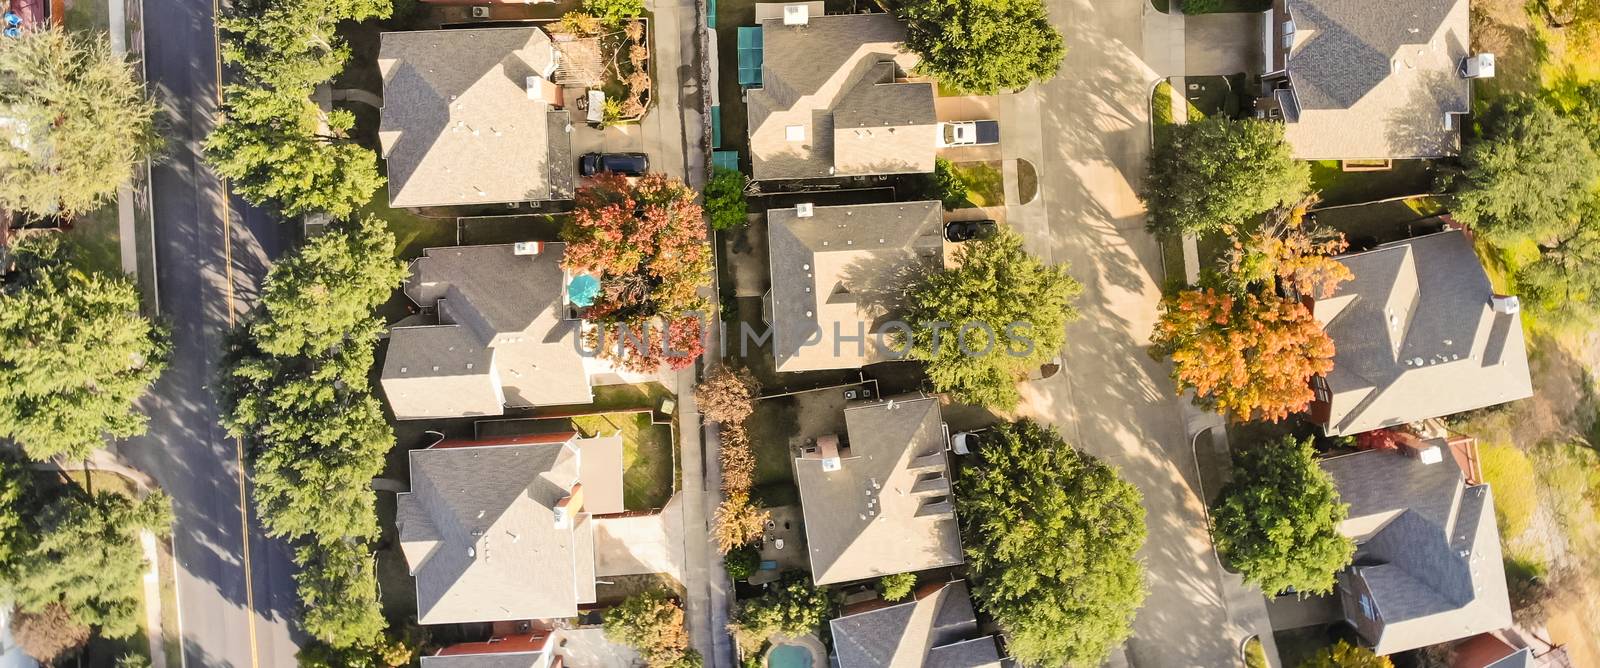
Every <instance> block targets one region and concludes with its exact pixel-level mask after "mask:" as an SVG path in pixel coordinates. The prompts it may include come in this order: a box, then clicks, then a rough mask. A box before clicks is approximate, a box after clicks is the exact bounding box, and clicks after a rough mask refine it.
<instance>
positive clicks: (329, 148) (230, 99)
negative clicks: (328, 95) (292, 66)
mask: <svg viewBox="0 0 1600 668" xmlns="http://www.w3.org/2000/svg"><path fill="white" fill-rule="evenodd" d="M302 93H307V91H285V92H281V93H280V92H276V91H273V90H270V89H266V88H256V87H248V86H230V87H228V88H227V89H226V91H225V93H224V102H223V110H224V113H225V117H224V119H223V121H222V123H220V124H218V125H217V127H216V128H215V129H214V130H212V131H211V134H210V135H209V136H207V137H206V144H205V156H206V161H207V162H208V163H210V164H211V166H212V167H213V168H214V169H216V170H217V173H218V174H221V175H222V176H224V177H227V178H229V179H232V180H233V186H234V190H236V191H237V192H238V193H239V195H240V196H241V197H244V198H245V200H246V201H249V202H250V203H251V204H257V205H265V204H269V203H270V204H272V205H274V206H276V207H277V208H278V209H279V210H280V211H282V213H283V214H284V215H285V216H298V215H301V214H305V213H309V212H313V211H323V212H326V213H328V214H330V215H332V216H334V217H336V218H343V217H345V216H348V215H350V213H351V212H353V211H355V209H356V208H357V207H359V206H361V205H362V204H365V203H366V202H367V201H368V200H370V199H372V193H373V192H375V191H377V189H378V188H379V187H380V186H382V185H383V183H384V178H383V177H382V176H380V175H379V174H378V164H377V156H376V155H374V154H373V153H372V151H370V150H367V149H366V148H364V147H362V146H360V145H359V144H356V143H355V142H354V141H353V140H352V139H351V138H350V136H349V133H350V130H351V128H353V127H355V116H354V115H353V114H351V113H350V112H348V111H345V110H335V111H333V112H332V113H329V114H327V115H326V116H323V114H322V112H321V111H320V110H318V109H317V107H316V105H314V104H312V103H311V101H310V100H309V99H307V97H306V95H305V94H302ZM319 120H321V121H323V122H325V124H326V130H323V129H321V128H319V127H318V121H319Z"/></svg>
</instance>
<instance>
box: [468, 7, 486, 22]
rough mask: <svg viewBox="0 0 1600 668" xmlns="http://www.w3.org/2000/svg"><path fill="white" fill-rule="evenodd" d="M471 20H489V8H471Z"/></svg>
mask: <svg viewBox="0 0 1600 668" xmlns="http://www.w3.org/2000/svg"><path fill="white" fill-rule="evenodd" d="M472 18H475V19H486V18H489V8H488V7H473V8H472Z"/></svg>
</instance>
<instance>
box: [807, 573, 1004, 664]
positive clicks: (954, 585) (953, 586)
mask: <svg viewBox="0 0 1600 668" xmlns="http://www.w3.org/2000/svg"><path fill="white" fill-rule="evenodd" d="M920 593H922V592H919V594H920ZM829 626H830V627H831V630H832V631H833V642H834V648H835V652H836V653H837V655H838V658H839V666H840V668H887V667H890V666H894V667H896V668H899V667H904V668H913V667H918V668H920V667H923V666H928V667H934V668H978V667H980V666H984V667H987V666H998V665H1000V653H999V649H998V647H997V646H996V645H995V639H994V636H982V637H973V636H974V635H975V634H976V633H977V631H978V623H977V618H976V617H975V616H974V615H973V614H972V600H971V598H970V596H969V594H968V591H967V585H966V583H965V582H962V581H956V582H951V583H949V584H947V585H945V586H943V587H940V588H939V589H937V590H935V591H933V592H931V593H928V594H926V595H921V596H919V597H918V598H917V599H915V600H911V601H907V602H905V603H900V604H898V605H891V606H888V607H883V608H878V609H875V610H870V611H867V612H861V613H856V614H853V615H846V616H843V617H840V618H838V619H834V620H832V621H831V622H829Z"/></svg>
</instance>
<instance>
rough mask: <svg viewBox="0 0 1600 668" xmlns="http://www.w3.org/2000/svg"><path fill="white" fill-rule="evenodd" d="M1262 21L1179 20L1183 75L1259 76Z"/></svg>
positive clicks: (1240, 17)
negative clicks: (1181, 25) (1181, 22)
mask: <svg viewBox="0 0 1600 668" xmlns="http://www.w3.org/2000/svg"><path fill="white" fill-rule="evenodd" d="M1266 20H1267V19H1266V15H1265V14H1256V13H1248V14H1247V13H1240V14H1200V15H1197V16H1185V17H1183V34H1184V42H1183V60H1184V66H1183V74H1184V76H1191V77H1193V76H1203V75H1208V74H1222V75H1227V74H1237V73H1239V72H1248V73H1251V74H1260V73H1261V66H1262V65H1263V64H1264V61H1265V56H1264V55H1263V54H1262V51H1261V48H1262V45H1261V41H1262V40H1263V39H1265V38H1266V35H1265V34H1264V33H1263V32H1262V31H1263V29H1264V27H1265V24H1266ZM1069 57H1070V56H1069Z"/></svg>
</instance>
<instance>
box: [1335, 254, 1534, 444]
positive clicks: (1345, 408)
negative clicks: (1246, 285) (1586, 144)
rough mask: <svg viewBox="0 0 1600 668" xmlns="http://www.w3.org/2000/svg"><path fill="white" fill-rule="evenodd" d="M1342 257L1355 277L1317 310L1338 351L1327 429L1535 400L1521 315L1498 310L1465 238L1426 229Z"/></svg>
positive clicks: (1345, 430)
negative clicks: (1423, 233)
mask: <svg viewBox="0 0 1600 668" xmlns="http://www.w3.org/2000/svg"><path fill="white" fill-rule="evenodd" d="M1339 261H1340V262H1342V263H1344V265H1345V266H1347V267H1349V268H1350V270H1351V272H1352V273H1354V274H1355V278H1354V279H1353V280H1351V281H1349V282H1347V283H1345V284H1344V285H1342V286H1340V288H1339V290H1338V292H1337V293H1335V294H1334V295H1333V296H1332V297H1329V298H1327V299H1321V300H1318V301H1317V302H1316V304H1315V306H1314V309H1313V312H1314V313H1315V315H1316V317H1317V319H1318V320H1319V321H1321V322H1322V323H1323V324H1324V327H1325V328H1326V330H1327V332H1328V335H1329V336H1330V337H1332V338H1333V343H1334V346H1335V348H1336V352H1335V354H1334V359H1333V371H1332V372H1330V373H1328V375H1327V384H1328V389H1329V391H1330V393H1331V401H1329V402H1328V403H1327V419H1326V423H1325V425H1324V430H1325V431H1326V432H1327V433H1328V434H1329V435H1340V434H1356V433H1361V432H1364V431H1370V430H1373V429H1379V428H1382V427H1388V426H1393V425H1397V424H1404V423H1408V422H1415V421H1418V420H1424V419H1427V418H1433V417H1440V416H1444V415H1451V414H1454V413H1459V412H1462V411H1467V410H1472V409H1475V408H1482V407H1485V406H1493V405H1495V404H1501V403H1505V402H1508V401H1515V400H1517V399H1522V398H1525V397H1528V396H1532V394H1533V385H1532V382H1531V381H1530V380H1529V376H1528V358H1527V352H1526V350H1525V348H1524V345H1523V336H1522V321H1521V316H1520V315H1518V314H1498V313H1495V312H1494V310H1493V308H1492V307H1491V304H1490V299H1491V297H1493V296H1494V291H1493V290H1492V289H1491V288H1490V286H1489V279H1488V277H1487V276H1486V275H1485V274H1484V272H1483V266H1482V265H1481V264H1479V262H1478V257H1477V255H1476V254H1475V253H1474V252H1473V250H1472V242H1471V241H1470V240H1468V239H1467V237H1466V235H1465V234H1463V233H1461V232H1459V231H1448V232H1440V233H1438V234H1430V235H1427V236H1422V237H1417V238H1415V239H1408V240H1406V241H1400V242H1395V243H1392V244H1385V245H1383V246H1379V247H1378V248H1376V249H1374V250H1371V251H1367V252H1365V253H1356V254H1353V255H1346V256H1343V257H1341V258H1339ZM1319 417H1320V414H1319Z"/></svg>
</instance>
